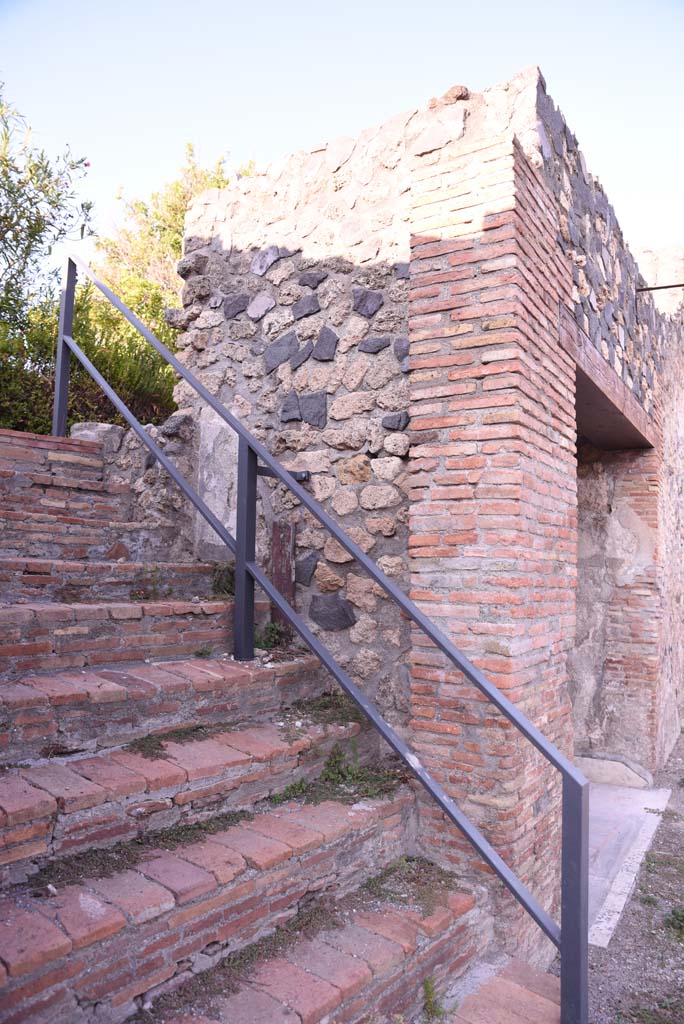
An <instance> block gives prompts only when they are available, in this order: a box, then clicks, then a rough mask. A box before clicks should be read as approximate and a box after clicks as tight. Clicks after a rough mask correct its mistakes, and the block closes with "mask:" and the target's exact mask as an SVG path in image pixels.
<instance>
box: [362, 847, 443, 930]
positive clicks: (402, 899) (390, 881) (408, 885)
mask: <svg viewBox="0 0 684 1024" xmlns="http://www.w3.org/2000/svg"><path fill="white" fill-rule="evenodd" d="M362 888H363V890H364V892H366V893H369V894H370V895H371V896H372V897H373V898H374V899H377V900H382V901H386V902H390V903H397V904H399V905H400V906H417V907H420V909H421V911H422V913H423V915H424V916H426V917H427V916H429V915H430V914H433V913H434V912H435V910H436V908H437V907H438V906H440V905H441V904H442V903H443V902H444V898H445V896H446V894H447V893H449V892H454V891H455V890H456V888H457V883H456V878H455V876H454V875H452V874H451V873H450V872H449V871H445V870H444V869H443V868H440V867H438V865H437V864H433V863H432V861H429V860H426V859H425V858H424V857H399V858H398V860H395V861H394V862H393V863H392V864H390V866H389V867H388V868H385V870H384V871H381V872H380V874H379V875H375V877H374V878H369V879H368V881H367V882H365V883H364V885H363V886H362Z"/></svg>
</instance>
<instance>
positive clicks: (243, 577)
mask: <svg viewBox="0 0 684 1024" xmlns="http://www.w3.org/2000/svg"><path fill="white" fill-rule="evenodd" d="M237 477H238V485H237V516H236V523H235V541H236V549H235V617H234V639H233V643H234V655H235V659H236V661H251V659H252V658H253V657H254V580H253V578H252V576H251V574H250V573H249V572H248V571H247V568H246V566H247V563H248V562H253V561H254V558H255V553H256V493H257V492H256V484H257V456H256V452H255V451H254V449H253V448H252V447H251V445H250V444H249V442H248V441H247V440H245V438H243V437H241V438H240V440H239V443H238V474H237Z"/></svg>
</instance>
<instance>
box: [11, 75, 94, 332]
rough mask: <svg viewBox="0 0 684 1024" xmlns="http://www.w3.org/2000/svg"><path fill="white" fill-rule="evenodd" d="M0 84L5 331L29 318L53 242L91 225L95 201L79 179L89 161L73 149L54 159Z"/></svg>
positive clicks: (83, 230) (82, 230)
mask: <svg viewBox="0 0 684 1024" xmlns="http://www.w3.org/2000/svg"><path fill="white" fill-rule="evenodd" d="M2 88H3V87H2V85H1V84H0V331H1V332H2V334H5V335H6V334H7V333H8V332H10V331H12V330H17V329H22V328H23V327H24V326H25V324H26V318H27V315H28V310H29V308H30V306H31V301H32V296H35V294H36V292H37V291H40V290H41V288H44V287H45V283H46V282H45V276H46V275H45V271H44V263H45V259H46V257H47V256H49V254H50V253H51V251H52V249H53V247H54V246H55V245H56V244H57V243H58V242H61V241H63V240H64V239H66V238H69V237H72V236H74V235H80V236H81V237H82V236H83V234H84V233H85V231H86V230H88V225H89V222H90V217H91V210H92V207H91V204H90V203H88V202H85V201H79V199H78V196H77V183H78V182H79V180H80V179H81V178H82V177H83V175H84V173H85V170H86V168H87V166H88V164H87V161H86V160H85V159H83V158H82V159H75V158H74V157H72V155H71V153H70V152H69V150H68V149H67V150H65V152H64V153H63V154H62V155H61V156H58V157H57V158H56V159H55V160H50V159H49V157H48V156H47V154H46V153H45V151H44V150H42V149H38V148H37V147H35V146H34V145H33V142H32V138H31V129H30V128H29V126H28V123H27V122H26V119H25V118H24V117H23V116H22V115H21V114H20V113H19V112H18V111H17V110H16V109H15V108H14V107H12V106H11V105H10V104H9V103H7V102H6V101H5V100H4V98H3V94H2Z"/></svg>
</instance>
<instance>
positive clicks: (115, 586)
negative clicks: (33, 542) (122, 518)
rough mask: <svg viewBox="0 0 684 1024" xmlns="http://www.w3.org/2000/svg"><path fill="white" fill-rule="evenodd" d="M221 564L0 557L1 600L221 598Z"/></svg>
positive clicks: (71, 600) (68, 600)
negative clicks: (218, 582)
mask: <svg viewBox="0 0 684 1024" xmlns="http://www.w3.org/2000/svg"><path fill="white" fill-rule="evenodd" d="M220 568H221V567H220V566H217V565H216V564H210V563H203V562H154V563H150V562H95V561H91V562H86V561H67V560H66V559H58V558H54V559H49V558H48V559H45V558H0V598H1V599H2V600H3V601H5V602H7V603H11V602H15V601H21V602H24V601H27V600H28V601H35V600H41V601H58V602H64V603H73V602H76V603H84V602H93V601H95V602H100V601H130V600H136V601H137V600H142V599H145V600H165V599H173V600H190V599H191V598H193V597H200V598H203V599H208V600H216V599H217V594H215V593H214V590H215V587H216V582H215V577H216V574H217V572H218V571H219V570H220Z"/></svg>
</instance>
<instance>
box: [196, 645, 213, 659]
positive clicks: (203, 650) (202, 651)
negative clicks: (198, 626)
mask: <svg viewBox="0 0 684 1024" xmlns="http://www.w3.org/2000/svg"><path fill="white" fill-rule="evenodd" d="M213 652H214V648H213V647H211V646H210V645H209V644H204V646H202V647H198V648H197V650H196V651H195V657H196V658H211V656H212V654H213Z"/></svg>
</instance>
